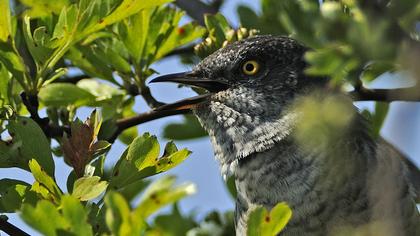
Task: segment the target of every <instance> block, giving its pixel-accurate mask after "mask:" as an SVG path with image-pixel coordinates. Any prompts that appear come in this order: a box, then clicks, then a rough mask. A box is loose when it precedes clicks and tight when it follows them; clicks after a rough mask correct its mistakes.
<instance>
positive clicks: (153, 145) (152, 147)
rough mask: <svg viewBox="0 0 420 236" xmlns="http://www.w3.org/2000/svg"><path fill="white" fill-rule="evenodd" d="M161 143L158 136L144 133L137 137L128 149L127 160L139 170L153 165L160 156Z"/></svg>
mask: <svg viewBox="0 0 420 236" xmlns="http://www.w3.org/2000/svg"><path fill="white" fill-rule="evenodd" d="M159 151H160V147H159V142H158V141H157V138H156V136H154V135H150V134H149V133H144V134H143V135H142V136H139V137H137V138H136V139H134V141H133V142H132V143H131V144H130V146H129V147H128V152H127V157H126V158H127V160H129V161H131V162H132V163H133V164H134V165H135V166H136V167H137V169H138V170H142V169H144V168H145V167H148V166H151V165H153V163H154V162H155V160H156V159H157V158H158V156H159Z"/></svg>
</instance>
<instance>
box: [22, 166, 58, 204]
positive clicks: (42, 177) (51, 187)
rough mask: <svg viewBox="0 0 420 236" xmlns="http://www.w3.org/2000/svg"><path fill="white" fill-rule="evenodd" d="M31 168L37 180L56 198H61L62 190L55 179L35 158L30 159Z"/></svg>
mask: <svg viewBox="0 0 420 236" xmlns="http://www.w3.org/2000/svg"><path fill="white" fill-rule="evenodd" d="M29 169H30V170H31V173H32V175H33V176H34V178H35V180H36V181H37V182H38V183H40V184H41V185H42V186H44V187H45V188H46V189H47V190H48V191H49V192H50V193H51V194H52V195H53V197H54V198H55V199H59V198H60V197H61V195H62V192H61V190H60V188H59V187H58V185H57V183H56V182H55V180H54V179H53V178H52V177H51V176H49V175H48V174H47V173H46V172H45V171H44V170H43V169H42V168H41V166H40V165H39V164H38V162H37V161H36V160H35V159H32V160H30V161H29Z"/></svg>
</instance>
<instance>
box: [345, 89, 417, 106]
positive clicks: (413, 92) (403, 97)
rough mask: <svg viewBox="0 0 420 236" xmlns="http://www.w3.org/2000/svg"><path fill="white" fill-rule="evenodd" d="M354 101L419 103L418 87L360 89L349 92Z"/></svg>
mask: <svg viewBox="0 0 420 236" xmlns="http://www.w3.org/2000/svg"><path fill="white" fill-rule="evenodd" d="M350 95H351V96H352V97H353V99H354V100H356V101H381V102H394V101H409V102H420V86H414V87H410V88H399V89H367V88H364V87H361V88H360V89H359V90H355V91H352V92H350Z"/></svg>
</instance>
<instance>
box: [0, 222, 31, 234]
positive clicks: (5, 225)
mask: <svg viewBox="0 0 420 236" xmlns="http://www.w3.org/2000/svg"><path fill="white" fill-rule="evenodd" d="M0 230H1V231H3V232H5V233H6V234H9V235H16V236H29V234H28V233H26V232H25V231H23V230H21V229H19V228H18V227H16V226H14V225H13V224H11V223H9V222H8V221H7V220H6V219H3V218H1V217H0Z"/></svg>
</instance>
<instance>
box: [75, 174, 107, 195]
mask: <svg viewBox="0 0 420 236" xmlns="http://www.w3.org/2000/svg"><path fill="white" fill-rule="evenodd" d="M100 180H101V178H100V177H99V176H92V177H82V178H79V179H77V180H76V182H74V187H73V193H72V196H74V197H75V198H77V199H79V200H80V201H88V200H91V199H94V198H96V197H98V196H99V195H100V194H101V193H103V192H104V191H105V189H106V188H107V187H108V183H107V182H106V181H100Z"/></svg>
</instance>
